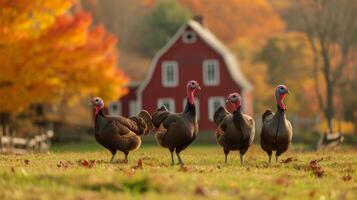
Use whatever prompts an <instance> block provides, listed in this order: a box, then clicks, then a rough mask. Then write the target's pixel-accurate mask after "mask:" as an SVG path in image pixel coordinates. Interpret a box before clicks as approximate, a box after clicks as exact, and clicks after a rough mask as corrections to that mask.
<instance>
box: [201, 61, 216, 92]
mask: <svg viewBox="0 0 357 200" xmlns="http://www.w3.org/2000/svg"><path fill="white" fill-rule="evenodd" d="M203 83H204V84H205V85H208V86H214V85H218V84H219V62H218V60H204V61H203Z"/></svg>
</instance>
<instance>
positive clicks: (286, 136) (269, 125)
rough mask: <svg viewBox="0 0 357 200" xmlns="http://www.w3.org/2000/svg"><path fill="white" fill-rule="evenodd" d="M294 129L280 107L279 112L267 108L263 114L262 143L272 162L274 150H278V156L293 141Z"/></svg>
mask: <svg viewBox="0 0 357 200" xmlns="http://www.w3.org/2000/svg"><path fill="white" fill-rule="evenodd" d="M292 135H293V131H292V126H291V123H290V121H289V120H287V118H286V114H285V111H284V110H282V109H279V108H278V111H277V113H273V112H272V111H271V110H266V111H265V113H264V114H263V127H262V131H261V138H260V145H261V147H262V149H263V150H264V151H265V152H266V153H267V154H268V156H269V163H270V162H271V155H272V151H276V154H275V156H276V162H277V161H278V157H279V156H280V155H281V154H282V153H284V152H285V151H286V150H287V149H288V148H289V145H290V143H291V139H292Z"/></svg>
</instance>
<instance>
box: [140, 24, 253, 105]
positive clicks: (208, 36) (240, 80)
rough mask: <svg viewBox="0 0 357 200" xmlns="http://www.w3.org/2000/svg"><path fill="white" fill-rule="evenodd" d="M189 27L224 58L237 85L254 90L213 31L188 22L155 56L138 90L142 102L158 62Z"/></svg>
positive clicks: (233, 57) (232, 56)
mask: <svg viewBox="0 0 357 200" xmlns="http://www.w3.org/2000/svg"><path fill="white" fill-rule="evenodd" d="M187 27H191V28H192V30H194V31H195V32H196V33H197V34H198V36H199V37H200V38H202V40H203V41H204V42H205V43H207V44H208V45H209V46H210V47H211V48H212V49H213V50H215V51H216V52H217V53H219V54H220V55H221V56H222V57H223V59H224V62H225V63H226V66H227V68H228V70H229V74H230V75H231V78H232V79H233V80H234V81H235V83H236V84H237V85H239V86H241V87H242V88H243V89H244V90H250V89H251V88H252V86H251V84H250V83H249V82H248V80H247V79H246V78H245V77H244V75H243V74H242V72H241V70H240V67H239V64H238V62H237V60H236V58H235V56H234V55H233V54H232V53H231V52H230V51H229V50H228V49H227V47H225V46H224V45H223V44H222V42H220V41H219V40H218V39H217V38H216V37H215V36H214V35H213V34H212V32H211V31H209V30H208V29H207V28H205V27H204V26H202V25H201V24H200V23H198V22H197V21H195V20H188V22H187V23H186V24H184V25H183V26H181V28H180V29H179V31H177V32H176V34H175V35H174V36H173V37H172V38H171V39H170V40H169V42H168V43H166V45H165V46H164V47H163V48H161V49H160V50H159V51H158V52H157V53H156V54H155V56H154V58H153V61H152V63H151V65H150V67H149V70H148V72H147V75H146V76H145V79H144V81H143V82H142V83H141V84H140V86H139V88H138V91H137V92H138V97H139V99H138V100H139V101H141V99H140V98H141V92H142V91H143V90H144V89H145V87H146V85H147V84H148V83H149V82H150V80H151V77H152V75H153V73H154V70H155V67H156V64H157V62H158V60H159V59H160V57H161V56H162V55H163V54H164V53H165V52H166V51H167V50H168V49H170V48H171V47H172V45H174V44H175V42H176V41H177V40H178V39H179V38H180V37H181V35H182V34H183V32H184V31H185V30H186V29H187Z"/></svg>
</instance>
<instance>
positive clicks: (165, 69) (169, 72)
mask: <svg viewBox="0 0 357 200" xmlns="http://www.w3.org/2000/svg"><path fill="white" fill-rule="evenodd" d="M162 85H163V86H164V87H176V86H177V85H178V64H177V62H176V61H165V62H163V63H162Z"/></svg>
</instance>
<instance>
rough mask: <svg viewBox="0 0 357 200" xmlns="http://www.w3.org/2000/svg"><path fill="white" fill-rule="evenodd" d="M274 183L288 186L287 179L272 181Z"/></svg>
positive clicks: (281, 178)
mask: <svg viewBox="0 0 357 200" xmlns="http://www.w3.org/2000/svg"><path fill="white" fill-rule="evenodd" d="M274 183H275V184H277V185H281V186H288V185H289V179H286V178H283V177H280V178H277V179H275V180H274Z"/></svg>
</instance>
